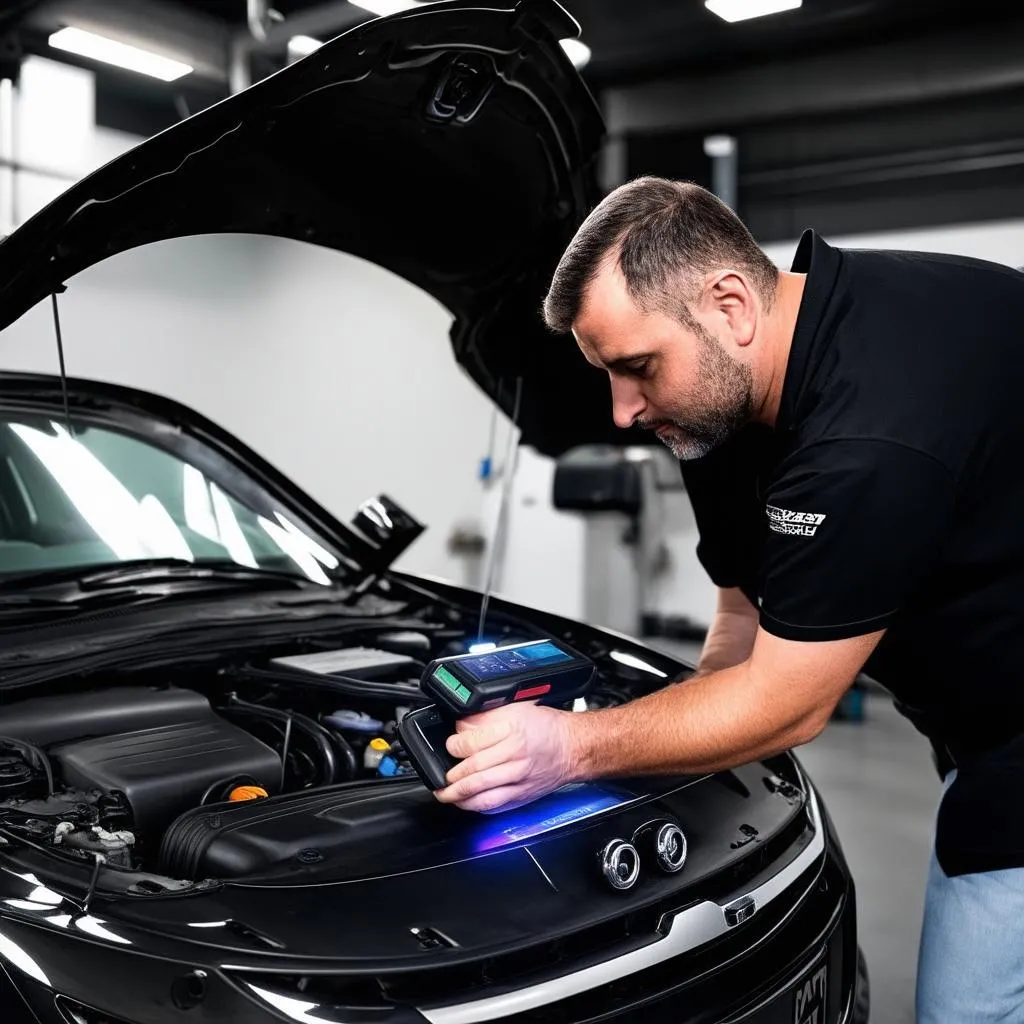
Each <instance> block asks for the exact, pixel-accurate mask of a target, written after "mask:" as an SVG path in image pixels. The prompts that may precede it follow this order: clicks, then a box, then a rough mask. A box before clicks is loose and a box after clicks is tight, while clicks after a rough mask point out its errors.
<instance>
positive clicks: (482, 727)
mask: <svg viewBox="0 0 1024 1024" xmlns="http://www.w3.org/2000/svg"><path fill="white" fill-rule="evenodd" d="M455 729H456V732H455V733H453V734H452V735H451V736H449V737H448V739H447V740H446V741H445V746H446V747H447V748H448V753H449V754H451V755H452V757H459V758H467V757H472V755H473V754H475V753H477V752H478V751H481V750H485V749H486V748H487V747H493V746H494V745H495V744H497V743H500V742H501V741H502V740H503V739H506V738H507V737H508V735H509V734H510V733H511V732H512V723H511V722H509V721H508V720H507V719H503V718H478V719H477V720H476V721H473V720H472V719H468V718H464V719H460V720H459V721H458V722H456V723H455Z"/></svg>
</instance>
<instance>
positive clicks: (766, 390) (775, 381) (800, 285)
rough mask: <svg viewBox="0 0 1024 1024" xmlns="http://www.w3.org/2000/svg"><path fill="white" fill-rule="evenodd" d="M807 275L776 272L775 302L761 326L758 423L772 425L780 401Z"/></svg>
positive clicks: (777, 414) (776, 417) (776, 415)
mask: <svg viewBox="0 0 1024 1024" xmlns="http://www.w3.org/2000/svg"><path fill="white" fill-rule="evenodd" d="M806 281H807V275H806V274H791V273H789V272H788V271H780V272H779V281H778V284H777V285H776V288H775V302H774V303H773V304H772V309H771V312H770V313H769V314H768V316H767V319H766V321H765V325H764V331H765V335H764V358H765V371H764V376H763V378H762V379H763V381H764V384H763V391H762V393H763V396H764V397H763V399H762V401H761V404H760V406H759V407H758V412H757V416H756V417H755V419H756V420H757V421H758V422H759V423H767V424H769V425H770V426H774V425H775V421H776V420H777V419H778V416H779V407H780V405H781V404H782V389H783V385H784V384H785V382H786V367H787V366H789V353H790V351H791V349H792V347H793V335H794V333H795V332H796V321H797V317H798V316H799V315H800V302H801V300H802V299H803V295H804V284H805V283H806Z"/></svg>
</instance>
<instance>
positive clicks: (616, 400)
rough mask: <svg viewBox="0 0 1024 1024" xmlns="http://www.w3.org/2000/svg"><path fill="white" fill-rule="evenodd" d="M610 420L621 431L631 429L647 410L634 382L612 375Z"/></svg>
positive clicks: (641, 394)
mask: <svg viewBox="0 0 1024 1024" xmlns="http://www.w3.org/2000/svg"><path fill="white" fill-rule="evenodd" d="M611 381H612V418H613V419H614V420H615V425H616V426H617V427H621V428H622V429H623V430H625V429H627V428H628V427H631V426H632V425H633V422H634V421H635V420H636V418H637V417H638V416H640V415H642V414H643V412H644V410H645V409H646V408H647V400H646V399H645V398H644V396H643V392H641V390H640V388H639V387H638V386H637V385H636V382H635V381H631V380H624V379H623V378H621V377H616V376H615V375H612V378H611Z"/></svg>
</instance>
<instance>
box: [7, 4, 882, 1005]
mask: <svg viewBox="0 0 1024 1024" xmlns="http://www.w3.org/2000/svg"><path fill="white" fill-rule="evenodd" d="M576 31H577V27H576V26H575V23H574V22H572V20H571V19H569V18H568V16H567V15H566V14H565V12H564V11H562V10H561V8H559V7H558V6H556V5H555V4H553V3H549V2H542V0H523V2H521V3H509V2H506V3H498V4H495V5H492V6H490V7H488V8H486V9H483V8H476V7H473V6H472V5H470V4H466V3H450V4H440V5H437V6H436V7H431V8H429V9H424V10H418V11H414V12H410V13H407V14H403V15H400V16H396V17H394V18H390V19H385V20H381V21H376V22H371V23H369V24H367V25H365V26H363V27H360V28H358V29H356V30H354V31H352V32H350V33H348V34H346V35H344V36H342V37H339V38H338V39H337V40H335V41H333V42H332V43H330V44H328V45H326V46H325V47H323V48H322V49H321V50H319V51H318V52H317V53H315V54H313V55H312V56H310V57H308V58H306V59H304V60H302V61H300V62H298V63H296V64H294V65H292V66H291V67H289V68H287V69H286V70H284V71H282V72H280V73H278V74H277V75H275V76H273V77H272V78H270V79H268V80H266V81H264V82H262V83H260V84H258V85H256V86H254V87H253V88H251V89H249V90H247V91H246V92H244V93H241V94H239V95H237V96H234V97H232V98H231V99H229V100H226V101H224V102H223V103H221V104H219V105H217V106H215V107H213V108H211V109H209V110H207V111H205V112H203V113H201V114H198V115H196V116H194V117H192V118H190V119H188V120H186V121H184V122H182V123H181V124H179V125H177V126H176V127H174V128H172V129H170V130H169V131H167V132H165V133H163V134H162V135H159V136H157V137H156V138H153V139H151V140H149V141H147V142H145V143H143V144H142V145H140V146H139V147H138V148H136V149H135V150H133V151H131V152H129V153H128V154H126V155H125V156H123V157H121V158H119V159H117V160H115V161H114V162H112V163H111V164H109V165H107V166H106V167H104V168H102V169H101V170H100V171H98V172H97V173H95V174H94V175H92V176H91V177H89V178H88V179H86V180H84V181H82V182H80V183H79V184H77V185H75V186H74V187H73V188H71V189H70V190H69V191H68V192H66V193H65V194H64V195H63V196H61V197H60V198H59V199H58V200H56V201H55V202H54V203H53V204H51V205H50V206H49V207H47V208H46V209H45V210H43V211H42V212H41V213H39V214H38V215H37V216H36V217H34V218H33V219H32V220H31V221H29V222H28V223H26V224H25V225H24V226H23V227H22V228H21V229H19V230H18V231H17V232H16V233H15V234H13V235H12V236H11V237H9V238H8V239H7V240H5V241H4V242H3V243H2V244H0V327H3V326H7V325H8V324H9V323H11V322H12V321H13V320H14V319H16V318H17V317H19V316H20V315H21V314H22V313H23V312H24V311H25V310H27V309H28V308H29V307H31V306H32V305H34V304H35V303H37V302H39V301H41V300H48V299H49V297H50V296H51V295H57V294H58V293H59V292H60V291H61V290H62V289H63V287H64V286H65V284H66V283H67V282H69V281H70V279H71V278H72V277H73V275H74V274H75V273H76V272H78V271H80V270H82V269H83V268H85V267H87V266H89V265H91V264H93V263H96V262H97V261H99V260H101V259H103V258H105V257H106V256H108V255H110V254H113V253H116V252H120V251H123V250H126V249H129V248H131V247H134V246H138V245H142V244H145V243H147V242H151V241H156V240H159V239H165V238H170V237H175V236H182V235H188V234H201V233H208V232H221V231H242V232H251V233H265V234H272V235H279V236H285V237H289V238H295V239H304V240H307V241H310V242H313V243H316V244H320V245H324V246H329V247H333V248H337V249H342V250H346V251H349V252H353V253H356V254H359V255H361V256H364V257H366V258H368V259H372V260H374V261H375V262H377V263H380V264H382V265H384V266H386V267H389V268H390V269H392V270H393V271H395V272H396V273H398V274H400V275H402V276H403V277H405V278H407V279H408V280H409V281H412V282H413V283H415V284H416V285H418V286H420V287H421V288H423V289H425V290H426V291H428V292H429V293H431V294H432V295H434V296H435V297H437V298H438V299H439V300H440V301H442V302H443V303H444V304H445V305H446V306H447V307H448V308H449V309H450V310H451V311H452V313H453V315H454V326H453V329H452V343H453V347H454V350H455V355H456V357H457V359H458V360H459V361H460V362H461V364H462V365H463V366H464V367H465V368H466V369H467V370H468V372H469V373H470V374H471V375H472V377H473V378H474V379H475V380H476V381H477V382H478V383H479V385H480V386H481V387H482V388H483V389H485V391H486V392H487V393H488V394H489V395H491V396H492V398H493V399H494V400H495V401H497V402H498V403H499V404H500V405H502V406H503V407H504V408H505V409H506V411H511V409H512V407H513V405H514V404H515V396H516V395H517V394H518V395H519V396H520V398H521V402H520V403H519V422H520V424H521V425H522V429H523V438H524V441H525V442H526V443H528V444H531V445H533V446H535V447H536V448H538V449H539V450H541V451H543V452H548V453H558V452H562V451H564V450H566V449H567V448H569V447H570V446H572V445H575V444H578V443H583V442H591V441H601V440H621V437H619V436H617V433H616V432H615V431H614V428H613V426H612V424H611V418H610V415H609V412H608V399H607V393H606V385H605V383H604V381H603V379H602V378H601V376H600V375H599V374H596V372H594V373H592V372H590V371H589V368H587V367H586V366H585V364H584V363H583V361H582V359H581V358H580V357H579V355H578V353H577V352H576V351H575V347H574V346H573V345H572V344H571V340H570V341H569V342H567V343H564V344H562V343H559V341H558V340H557V339H552V338H550V337H548V336H546V335H545V333H544V330H543V327H542V325H541V323H540V321H539V318H538V316H537V307H538V302H539V298H540V296H541V295H542V294H543V290H544V286H545V284H546V280H547V278H548V276H549V274H550V272H551V268H552V267H553V265H554V262H555V261H556V260H557V257H558V255H559V254H560V252H561V250H562V247H563V246H564V245H565V243H566V242H567V240H568V239H569V238H570V237H571V235H572V232H573V230H574V228H575V227H576V225H577V224H578V223H579V221H580V219H581V217H582V216H584V215H585V213H586V211H587V209H588V208H589V207H590V205H591V204H592V203H593V202H594V201H595V200H596V198H597V191H596V187H595V185H594V163H595V159H596V154H597V151H598V145H599V142H600V138H601V132H602V126H601V121H600V118H599V116H598V113H597V110H596V108H595V105H594V103H593V100H592V99H591V97H590V95H589V93H588V92H587V90H586V88H585V86H584V85H583V83H582V81H581V80H580V79H579V77H578V76H577V74H576V73H575V71H574V70H573V68H572V67H571V65H570V63H569V62H568V60H567V59H566V58H565V56H564V54H563V53H562V51H561V48H560V47H559V44H558V40H559V39H560V38H563V37H565V36H569V35H572V34H574V33H575V32H576ZM70 286H71V287H73V284H71V285H70ZM53 301H54V303H55V307H56V308H59V300H58V299H54V300H53ZM0 344H2V337H0ZM0 358H2V357H0ZM567 389H571V391H568V390H567ZM566 393H571V394H572V395H573V396H574V400H573V415H572V416H564V415H559V413H558V411H557V403H556V402H555V401H554V397H555V396H560V395H564V394H566ZM422 529H423V527H422V526H421V524H420V523H418V522H417V521H416V520H415V518H414V517H413V516H412V515H410V514H409V513H407V512H406V511H404V510H403V509H401V508H400V507H398V506H397V505H396V504H395V503H394V502H393V501H390V500H389V499H388V498H387V497H386V496H381V497H379V498H376V499H373V500H371V501H368V502H367V503H365V504H364V505H363V506H362V507H361V508H360V509H359V510H358V511H357V513H356V515H355V518H354V519H353V520H352V522H351V523H350V524H347V525H346V524H343V523H341V522H339V521H338V520H336V519H335V518H333V517H332V516H331V515H330V514H328V512H327V511H325V510H324V509H323V508H321V507H319V506H318V505H317V504H316V503H315V502H314V501H313V500H312V499H311V498H310V497H309V496H308V495H306V494H304V493H302V492H301V491H300V490H299V489H298V488H297V487H296V486H295V485H294V484H293V483H292V482H290V481H289V480H288V479H287V478H286V477H284V476H283V475H282V474H281V473H279V472H277V471H276V470H275V469H274V468H273V467H271V466H270V465H268V464H267V463H266V462H265V461H264V460H263V459H261V458H260V457H259V456H258V455H256V454H255V453H254V452H253V451H251V450H249V449H248V448H246V447H245V446H244V445H243V444H242V443H241V442H240V441H238V440H237V439H235V438H234V437H232V436H230V435H229V434H227V433H225V432H224V431H223V430H221V429H219V428H218V427H217V426H215V425H214V424H213V423H211V422H209V421H208V420H206V419H204V418H203V417H201V416H199V415H198V414H197V413H195V412H193V411H191V410H189V409H187V408H184V407H182V406H181V405H178V404H176V403H174V402H172V401H169V400H166V399H163V398H159V397H157V396H154V395H150V394H143V393H141V392H138V391H134V390H130V389H125V388H121V387H114V386H111V385H106V384H99V383H88V382H84V381H80V380H74V379H72V380H64V379H62V378H57V377H52V378H51V377H43V376H33V375H18V374H5V375H0V965H2V970H0V1019H2V1020H3V1021H4V1024H22V1022H27V1021H32V1022H36V1021H40V1022H44V1024H57V1022H63V1024H185V1022H195V1024H202V1022H233V1021H237V1022H242V1021H244V1022H246V1024H259V1022H263V1021H266V1022H268V1024H269V1022H271V1021H282V1020H283V1021H296V1022H316V1024H354V1022H380V1024H390V1022H402V1021H409V1022H412V1021H429V1022H432V1024H474V1022H478V1021H513V1020H514V1021H516V1022H523V1024H528V1022H537V1024H540V1022H548V1021H558V1022H567V1021H597V1020H613V1019H625V1020H634V1019H635V1020H643V1021H645V1022H647V1021H649V1022H652V1024H654V1022H659V1021H666V1022H667V1021H671V1022H673V1024H680V1022H683V1021H685V1022H690V1024H697V1022H712V1021H716V1022H718V1021H723V1022H724V1021H730V1022H732V1021H735V1022H738V1021H749V1022H759V1024H768V1022H778V1024H836V1022H847V1021H853V1020H857V1021H863V1020H864V1019H866V1008H865V1003H866V997H867V993H866V981H865V980H864V979H863V978H860V980H858V967H859V961H858V950H857V934H856V919H855V903H854V888H853V883H852V881H851V878H850V874H849V871H848V869H847V866H846V864H845V862H844V859H843V855H842V852H841V849H840V845H839V843H838V841H837V839H836V836H835V832H834V830H833V827H832V825H831V823H830V822H829V819H828V816H827V813H826V811H825V808H824V807H823V805H822V803H821V800H820V798H819V797H818V795H817V794H816V793H815V790H814V788H813V786H812V784H811V782H810V781H809V780H808V778H807V776H806V775H805V774H804V772H803V771H802V770H801V767H800V765H799V763H798V761H797V760H796V758H795V757H792V756H789V755H786V756H779V757H776V758H774V759H772V760H770V761H765V762H763V763H755V764H751V765H748V766H746V767H743V768H739V769H737V770H735V771H730V772H722V773H719V774H715V775H708V776H703V777H671V778H660V777H659V778H651V779H644V780H637V779H633V780H621V781H613V782H609V783H607V784H606V783H602V784H600V785H597V784H594V785H579V786H573V787H569V788H567V789H564V790H561V791H559V792H557V793H555V794H552V795H551V796H550V797H547V798H545V799H543V800H540V801H537V802H535V803H533V804H531V805H528V806H527V807H523V808H520V809H518V810H514V811H509V812H506V813H501V814H495V815H477V814H471V813H466V812H463V811H460V810H458V809H456V808H452V807H449V806H442V805H440V804H439V803H438V802H437V801H436V800H435V799H434V797H433V796H432V794H431V793H430V792H429V790H428V789H427V788H426V787H425V786H424V785H423V784H422V782H421V781H420V779H419V777H418V776H417V775H416V773H415V772H414V771H413V770H412V767H411V765H410V763H409V758H408V752H407V751H406V749H405V748H404V747H403V745H402V743H401V742H400V740H399V739H398V736H397V728H398V723H399V722H401V721H402V720H403V719H404V717H405V716H406V715H407V714H408V713H409V712H410V711H412V710H414V709H416V708H418V707H422V706H424V705H426V704H427V703H428V698H427V697H426V696H425V694H424V692H423V690H422V689H421V688H420V686H419V681H420V679H421V676H422V673H423V671H424V668H425V666H426V665H427V664H428V663H429V662H430V661H431V660H432V659H436V658H438V657H445V656H449V655H453V654H460V653H463V652H466V651H468V650H470V649H471V648H473V647H474V645H475V644H477V643H481V642H482V643H483V644H484V645H485V647H486V646H487V645H499V646H504V645H507V644H512V643H523V642H526V641H530V640H536V639H542V638H550V639H552V640H554V641H556V642H557V643H561V644H565V645H569V646H570V647H571V648H572V649H573V650H575V651H576V652H578V653H579V654H580V655H581V656H582V657H583V658H585V659H587V661H589V663H591V664H592V665H593V667H594V676H593V684H592V686H591V688H590V690H589V692H588V693H587V695H586V696H585V697H583V698H581V700H582V704H580V703H579V702H577V704H576V710H583V709H585V708H594V707H601V706H608V705H613V704H619V703H622V702H625V701H629V700H631V699H633V698H634V697H637V696H639V695H641V694H644V693H648V692H650V691H652V690H653V689H656V688H658V687H662V686H665V685H670V684H671V683H673V682H675V681H677V680H681V679H684V678H685V677H686V675H687V674H688V672H689V671H691V666H687V665H685V664H683V663H682V662H679V661H676V660H673V659H672V658H670V657H667V656H666V655H665V654H663V653H659V652H656V651H654V650H651V649H648V648H647V647H645V646H643V645H641V644H639V643H637V642H635V641H633V640H630V639H628V638H624V637H622V636H618V635H615V634H612V633H609V632H607V631H602V630H600V629H596V628H591V627H589V626H587V625H584V624H581V623H578V622H573V621H569V620H567V619H564V618H559V617H557V616H554V615H550V614H544V613H541V612H536V611H534V610H532V609H529V608H525V607H520V606H516V605H514V604H511V603H509V602H507V601H503V600H498V599H494V600H493V601H492V602H491V605H490V610H489V613H488V615H487V618H486V622H485V623H484V627H485V628H484V633H483V634H482V635H481V632H480V626H479V617H480V612H481V607H480V605H481V596H480V594H479V593H476V592H472V591H469V590H466V589H463V588H460V587H456V586H453V585H447V584H444V583H438V582H433V581H427V580H424V579H419V578H417V577H415V576H411V575H409V574H406V573H401V572H397V571H395V570H394V569H393V568H392V565H393V563H394V561H395V560H396V558H397V557H398V556H399V555H400V554H401V553H402V552H403V551H404V550H405V549H406V548H407V547H408V545H409V544H411V543H412V542H413V541H414V540H415V539H416V537H417V536H418V534H419V533H420V532H421V531H422ZM861 966H862V965H861ZM861 973H862V971H861Z"/></svg>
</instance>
